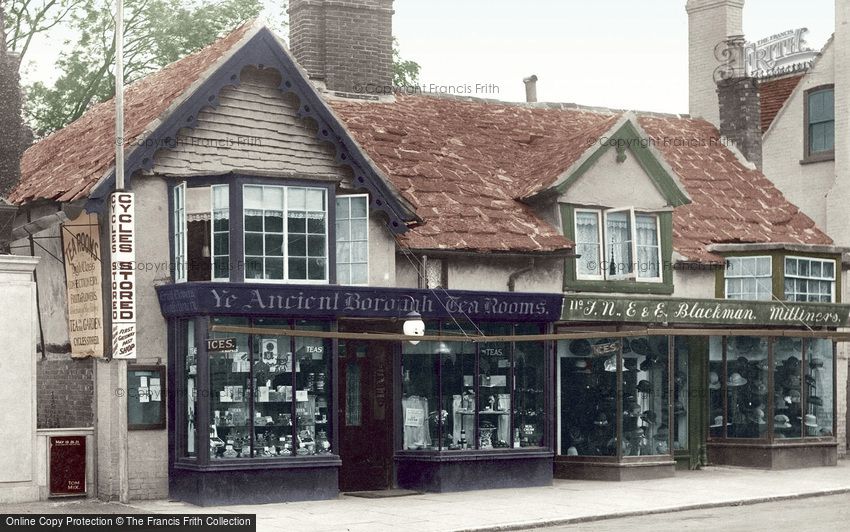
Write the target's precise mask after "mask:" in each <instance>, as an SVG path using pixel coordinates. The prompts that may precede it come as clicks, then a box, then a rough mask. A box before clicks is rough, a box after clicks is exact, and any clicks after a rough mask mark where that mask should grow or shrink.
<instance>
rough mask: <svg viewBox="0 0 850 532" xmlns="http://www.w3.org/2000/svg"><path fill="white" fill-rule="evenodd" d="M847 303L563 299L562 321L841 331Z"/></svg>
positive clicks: (848, 308)
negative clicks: (833, 329)
mask: <svg viewBox="0 0 850 532" xmlns="http://www.w3.org/2000/svg"><path fill="white" fill-rule="evenodd" d="M848 316H850V305H838V304H831V303H827V304H824V303H790V302H785V301H731V300H723V299H631V298H615V297H607V298H606V297H580V296H567V297H565V298H564V311H563V313H562V316H561V319H562V320H564V321H603V322H636V323H659V324H664V323H668V324H675V323H681V324H703V325H710V324H713V325H743V326H788V327H845V326H847V324H848Z"/></svg>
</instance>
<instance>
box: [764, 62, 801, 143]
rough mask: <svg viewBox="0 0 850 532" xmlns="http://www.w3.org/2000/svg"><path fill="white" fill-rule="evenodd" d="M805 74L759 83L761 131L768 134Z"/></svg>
mask: <svg viewBox="0 0 850 532" xmlns="http://www.w3.org/2000/svg"><path fill="white" fill-rule="evenodd" d="M804 75H805V74H799V75H796V76H787V77H783V78H776V79H767V80H762V81H759V100H761V131H762V133H764V132H766V131H767V130H768V128H769V127H770V124H772V123H773V119H774V118H776V115H777V114H779V111H780V110H781V109H782V106H783V105H785V101H786V100H788V98H789V97H790V96H791V93H792V92H794V89H795V88H796V87H797V85H798V84H799V83H800V80H801V79H803V76H804Z"/></svg>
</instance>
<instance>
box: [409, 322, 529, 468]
mask: <svg viewBox="0 0 850 532" xmlns="http://www.w3.org/2000/svg"><path fill="white" fill-rule="evenodd" d="M481 328H482V330H483V331H484V332H485V333H486V334H488V335H511V334H512V333H513V331H515V330H516V331H517V332H516V334H539V333H540V332H542V331H541V328H540V326H537V325H525V326H518V327H517V328H516V329H514V327H512V326H511V325H507V324H500V325H487V326H484V325H482V326H481ZM459 333H460V331H459V330H458V329H457V327H456V326H454V324H452V325H448V324H447V325H445V326H444V327H442V329H441V328H439V327H438V326H436V325H434V326H432V327H430V328H429V331H428V334H459ZM544 353H545V344H544V343H543V342H521V343H516V344H514V343H511V342H491V343H482V344H477V343H472V342H421V343H419V344H417V345H412V344H409V343H405V345H404V347H403V354H402V368H403V372H402V375H403V380H402V391H403V397H402V399H401V406H402V431H403V443H402V445H403V449H404V450H448V451H468V450H476V449H477V450H482V451H489V450H494V449H503V448H524V447H542V446H543V445H544V437H545V433H544V426H545V425H544V421H545V416H544V414H545V412H544V397H545V396H544V393H545V392H544V382H545V381H544V378H543V375H544V368H545V364H544Z"/></svg>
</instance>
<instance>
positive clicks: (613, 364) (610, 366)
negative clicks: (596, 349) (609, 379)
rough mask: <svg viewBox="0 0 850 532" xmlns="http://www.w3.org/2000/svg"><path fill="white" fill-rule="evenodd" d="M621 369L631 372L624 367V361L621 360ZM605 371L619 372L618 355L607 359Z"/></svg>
mask: <svg viewBox="0 0 850 532" xmlns="http://www.w3.org/2000/svg"><path fill="white" fill-rule="evenodd" d="M620 368H622V370H623V371H629V370H628V369H626V367H625V366H623V361H622V359H621V360H620ZM605 371H607V372H609V373H614V372H616V371H617V355H614V356H612V357H609V358H606V359H605Z"/></svg>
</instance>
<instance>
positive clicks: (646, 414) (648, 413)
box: [640, 410, 658, 424]
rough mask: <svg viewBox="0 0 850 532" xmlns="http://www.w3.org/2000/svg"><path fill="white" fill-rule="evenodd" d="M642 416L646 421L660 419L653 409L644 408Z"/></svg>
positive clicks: (650, 421) (651, 421)
mask: <svg viewBox="0 0 850 532" xmlns="http://www.w3.org/2000/svg"><path fill="white" fill-rule="evenodd" d="M640 418H641V419H642V420H643V421H644V422H646V423H650V424H652V423H655V422H656V421H658V416H657V415H656V414H655V412H653V411H652V410H644V412H643V414H641V415H640Z"/></svg>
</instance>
